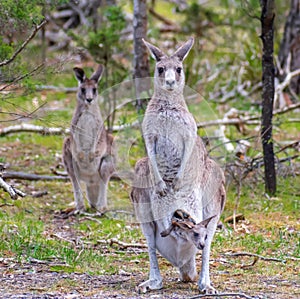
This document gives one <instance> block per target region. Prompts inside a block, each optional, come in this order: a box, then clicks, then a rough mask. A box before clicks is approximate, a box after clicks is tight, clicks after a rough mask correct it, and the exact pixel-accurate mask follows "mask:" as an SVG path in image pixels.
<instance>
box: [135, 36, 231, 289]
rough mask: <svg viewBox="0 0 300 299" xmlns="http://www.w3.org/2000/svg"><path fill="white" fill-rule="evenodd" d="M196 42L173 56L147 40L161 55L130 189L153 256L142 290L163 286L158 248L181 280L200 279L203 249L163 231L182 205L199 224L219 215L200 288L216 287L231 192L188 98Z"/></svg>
mask: <svg viewBox="0 0 300 299" xmlns="http://www.w3.org/2000/svg"><path fill="white" fill-rule="evenodd" d="M192 45H193V40H192V39H190V40H189V41H187V42H186V43H185V44H184V45H183V46H182V47H180V48H179V49H178V50H177V51H176V52H175V53H174V54H173V55H172V56H171V57H168V56H166V55H164V56H162V55H159V54H158V53H159V51H160V50H159V49H158V48H156V47H154V46H152V45H151V44H149V43H146V46H147V47H148V48H149V51H150V52H151V53H152V56H153V57H154V58H156V57H158V59H157V58H156V60H157V61H156V69H155V75H154V82H155V84H154V94H153V96H152V98H151V101H150V102H149V104H148V107H147V110H146V113H145V117H144V121H143V136H144V139H145V144H146V149H147V154H148V157H147V158H143V159H141V160H139V161H138V162H137V163H136V167H135V181H134V187H133V188H132V192H131V199H132V201H133V203H134V207H135V211H136V215H137V217H138V219H139V221H140V222H141V227H142V230H143V233H144V235H145V237H146V240H147V244H148V251H149V259H150V277H149V280H147V281H145V282H144V283H142V284H140V285H139V290H140V291H141V292H147V291H148V290H152V289H160V288H162V277H161V275H160V271H159V265H158V260H157V256H156V250H158V251H159V252H160V253H161V255H162V256H163V257H165V258H166V259H168V260H169V261H170V262H171V263H172V264H173V265H174V266H175V267H177V268H178V269H179V272H180V278H181V280H182V281H194V280H196V278H197V272H196V265H195V257H196V253H197V250H198V249H197V248H196V246H195V244H194V243H193V241H192V240H191V239H189V238H187V237H185V238H181V237H179V236H178V231H177V232H176V231H172V230H171V231H170V233H169V235H167V236H165V237H162V236H161V232H164V231H166V230H168V229H169V228H170V224H171V222H172V215H173V214H174V212H175V211H176V210H178V209H183V210H184V211H187V213H188V214H189V215H190V216H191V217H192V218H193V219H194V220H195V221H196V223H200V222H201V221H203V219H208V218H210V217H212V216H215V217H212V218H211V219H210V221H209V223H208V224H207V228H206V232H207V239H206V241H205V244H202V245H205V246H204V248H203V253H202V270H201V275H200V278H199V280H198V285H199V289H200V290H201V291H204V292H206V293H214V292H215V289H214V288H213V287H212V286H211V283H210V277H209V256H210V247H211V242H212V239H213V236H214V233H215V230H216V227H217V223H218V220H219V218H220V215H221V213H222V211H223V208H224V205H225V200H226V194H225V188H224V174H223V171H222V170H221V168H220V167H219V166H218V165H217V164H216V163H215V162H214V161H213V160H212V159H211V158H209V156H208V154H207V151H206V149H205V146H204V144H203V142H202V140H201V138H200V137H198V136H197V126H196V122H195V120H194V118H193V116H192V114H191V113H190V112H189V111H188V108H187V105H186V103H185V100H184V97H183V89H184V85H185V79H184V72H183V65H182V61H183V59H184V58H185V57H186V55H187V54H188V52H189V50H190V48H191V47H192ZM158 50H159V51H158ZM153 52H154V53H153ZM160 52H161V53H163V52H162V51H160ZM179 69H180V70H181V71H180V72H179ZM168 80H169V81H170V82H167V81H168ZM171 81H172V84H171ZM173 81H175V82H173ZM167 232H168V231H167Z"/></svg>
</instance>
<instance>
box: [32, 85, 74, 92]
mask: <svg viewBox="0 0 300 299" xmlns="http://www.w3.org/2000/svg"><path fill="white" fill-rule="evenodd" d="M35 88H36V89H37V90H54V91H63V92H66V93H71V92H72V93H73V92H77V90H78V87H60V86H54V85H36V86H35Z"/></svg>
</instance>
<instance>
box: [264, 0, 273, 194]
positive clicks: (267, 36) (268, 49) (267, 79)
mask: <svg viewBox="0 0 300 299" xmlns="http://www.w3.org/2000/svg"><path fill="white" fill-rule="evenodd" d="M260 4H261V8H262V13H261V29H262V34H261V39H262V42H263V56H262V83H263V90H262V124H261V138H262V146H263V155H264V165H265V190H266V193H268V194H270V195H274V194H275V192H276V172H275V163H274V150H273V142H272V116H273V101H274V73H275V68H274V62H273V51H274V42H273V37H274V28H273V24H274V18H275V13H274V0H261V1H260Z"/></svg>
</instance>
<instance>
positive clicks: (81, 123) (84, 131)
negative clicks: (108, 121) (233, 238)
mask: <svg viewBox="0 0 300 299" xmlns="http://www.w3.org/2000/svg"><path fill="white" fill-rule="evenodd" d="M72 132H73V137H74V141H75V146H76V150H77V151H84V152H91V151H95V147H96V145H97V140H98V138H99V135H100V133H101V119H100V117H99V116H98V115H95V114H93V113H91V112H90V111H88V110H87V111H84V112H83V113H82V114H81V115H80V116H79V118H78V121H77V122H76V124H74V125H73V128H72Z"/></svg>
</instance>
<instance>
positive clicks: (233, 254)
mask: <svg viewBox="0 0 300 299" xmlns="http://www.w3.org/2000/svg"><path fill="white" fill-rule="evenodd" d="M225 255H226V256H232V257H236V256H252V257H256V258H259V259H261V260H263V261H271V262H279V263H286V260H282V259H277V258H274V257H265V256H262V255H259V254H256V253H249V252H236V253H225Z"/></svg>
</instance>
